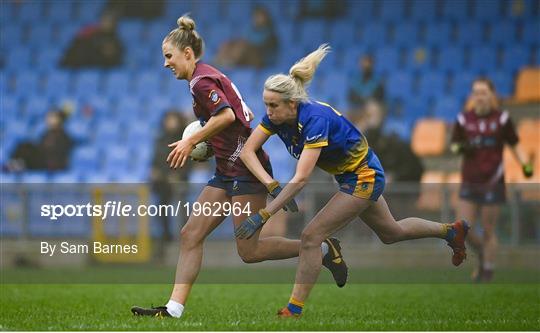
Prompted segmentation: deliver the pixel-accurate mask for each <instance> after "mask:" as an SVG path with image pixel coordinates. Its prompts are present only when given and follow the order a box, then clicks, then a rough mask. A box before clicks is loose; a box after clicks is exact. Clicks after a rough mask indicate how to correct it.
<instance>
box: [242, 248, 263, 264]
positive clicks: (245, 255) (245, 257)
mask: <svg viewBox="0 0 540 333" xmlns="http://www.w3.org/2000/svg"><path fill="white" fill-rule="evenodd" d="M238 255H239V256H240V259H242V261H243V262H244V263H246V264H253V263H256V262H261V259H260V258H259V256H258V255H257V253H256V249H250V248H243V247H242V248H240V247H239V248H238Z"/></svg>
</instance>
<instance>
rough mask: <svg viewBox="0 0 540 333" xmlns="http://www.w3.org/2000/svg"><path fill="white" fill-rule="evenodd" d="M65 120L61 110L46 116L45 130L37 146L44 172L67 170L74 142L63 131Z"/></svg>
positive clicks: (64, 113) (64, 114)
mask: <svg viewBox="0 0 540 333" xmlns="http://www.w3.org/2000/svg"><path fill="white" fill-rule="evenodd" d="M66 118H67V114H66V112H65V111H63V110H53V111H50V112H49V113H48V114H47V117H46V124H47V130H46V131H45V133H44V134H43V136H42V137H41V140H40V142H39V144H38V147H39V151H40V156H41V158H42V160H43V168H44V169H45V170H48V171H58V170H65V169H67V168H69V158H70V156H71V150H72V149H73V145H74V142H73V139H72V138H71V137H70V136H69V134H68V133H67V132H66V130H65V129H64V122H65V120H66Z"/></svg>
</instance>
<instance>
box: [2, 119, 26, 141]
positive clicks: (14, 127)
mask: <svg viewBox="0 0 540 333" xmlns="http://www.w3.org/2000/svg"><path fill="white" fill-rule="evenodd" d="M28 125H29V124H28V122H27V121H26V120H25V119H13V121H11V122H10V124H9V126H8V127H7V129H6V134H5V135H6V137H7V138H13V140H21V139H24V138H26V137H27V135H28V129H29V126H28Z"/></svg>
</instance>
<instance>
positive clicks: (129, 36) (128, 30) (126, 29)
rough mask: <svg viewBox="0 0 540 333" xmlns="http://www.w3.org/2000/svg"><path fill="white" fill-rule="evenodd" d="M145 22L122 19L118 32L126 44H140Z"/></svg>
mask: <svg viewBox="0 0 540 333" xmlns="http://www.w3.org/2000/svg"><path fill="white" fill-rule="evenodd" d="M143 28H144V23H143V22H142V21H139V20H133V19H132V20H121V21H120V22H119V24H118V27H117V32H118V35H119V36H120V38H121V39H122V41H123V42H124V44H125V45H126V46H127V45H133V44H138V42H139V41H140V40H141V38H142V31H143Z"/></svg>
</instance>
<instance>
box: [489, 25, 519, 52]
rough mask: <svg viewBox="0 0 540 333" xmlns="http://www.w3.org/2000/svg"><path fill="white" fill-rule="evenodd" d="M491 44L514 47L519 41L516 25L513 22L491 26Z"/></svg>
mask: <svg viewBox="0 0 540 333" xmlns="http://www.w3.org/2000/svg"><path fill="white" fill-rule="evenodd" d="M489 31H490V33H489V42H490V43H492V44H495V45H504V46H505V47H508V46H512V45H513V44H514V43H515V42H516V40H517V33H516V24H515V22H512V21H508V20H506V21H498V22H494V23H492V24H491V25H490V29H489Z"/></svg>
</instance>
